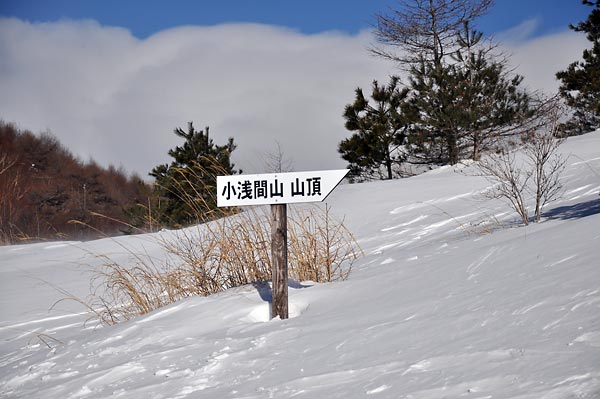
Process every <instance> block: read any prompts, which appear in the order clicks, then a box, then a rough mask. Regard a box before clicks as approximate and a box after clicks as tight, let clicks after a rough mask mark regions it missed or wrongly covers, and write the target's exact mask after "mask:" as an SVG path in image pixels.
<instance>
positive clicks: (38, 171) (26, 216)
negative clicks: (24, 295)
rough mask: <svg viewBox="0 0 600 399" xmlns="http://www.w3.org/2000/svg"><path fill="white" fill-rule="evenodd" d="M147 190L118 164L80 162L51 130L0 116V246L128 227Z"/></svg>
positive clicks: (139, 217) (139, 214) (137, 218)
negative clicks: (34, 129) (27, 126)
mask: <svg viewBox="0 0 600 399" xmlns="http://www.w3.org/2000/svg"><path fill="white" fill-rule="evenodd" d="M151 191H152V187H151V186H150V185H148V184H147V183H145V182H144V181H143V180H142V178H141V177H139V176H137V175H133V176H128V175H127V174H126V173H125V171H124V170H123V169H122V168H115V167H114V166H112V165H111V166H109V167H108V168H104V167H102V166H100V165H98V164H97V163H96V162H95V161H93V160H89V161H87V162H83V161H81V160H80V159H78V158H76V157H75V156H74V155H73V154H72V153H71V152H70V151H69V150H68V149H67V148H65V147H64V146H63V145H62V144H61V143H60V141H59V140H58V139H57V138H56V137H55V136H53V135H52V134H51V133H42V134H39V135H36V134H33V133H32V132H30V131H28V130H22V129H19V128H17V127H16V126H15V125H13V124H8V123H5V122H3V121H2V120H0V193H1V194H0V245H2V244H15V243H19V242H25V241H29V242H30V241H36V240H56V239H63V240H64V239H89V238H98V237H101V236H103V234H99V233H100V232H104V233H112V234H116V233H118V232H121V231H123V232H133V231H132V230H134V229H132V228H131V227H132V226H130V225H127V223H134V224H135V223H139V224H140V225H141V221H143V219H144V216H145V214H146V213H147V206H148V204H149V202H150V197H151V196H152V193H151ZM140 204H141V205H140ZM144 206H145V207H146V210H144ZM99 215H101V216H99ZM73 220H76V221H78V222H81V223H73Z"/></svg>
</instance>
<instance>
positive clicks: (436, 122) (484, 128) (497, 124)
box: [410, 22, 533, 164]
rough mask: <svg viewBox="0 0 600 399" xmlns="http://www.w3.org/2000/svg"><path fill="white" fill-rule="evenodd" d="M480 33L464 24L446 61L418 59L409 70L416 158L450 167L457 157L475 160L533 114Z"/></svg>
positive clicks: (527, 100)
mask: <svg viewBox="0 0 600 399" xmlns="http://www.w3.org/2000/svg"><path fill="white" fill-rule="evenodd" d="M482 37H483V35H482V33H481V32H478V31H475V30H471V29H470V28H469V23H468V22H465V23H464V26H463V31H462V32H459V33H458V34H457V39H456V43H457V44H458V45H459V48H458V49H457V50H456V51H455V52H454V53H453V55H452V57H451V60H447V61H446V62H444V63H441V64H437V63H436V62H434V61H433V60H427V59H425V58H422V59H421V61H420V63H419V65H418V66H417V67H415V66H413V67H412V68H411V80H410V82H411V88H412V89H413V99H412V104H413V106H414V107H415V108H416V109H418V110H419V115H420V120H419V123H418V124H417V127H418V128H417V131H420V135H419V136H417V137H420V138H421V141H422V142H421V143H419V142H417V145H416V148H417V151H416V152H417V153H420V154H422V155H425V158H426V159H428V160H430V161H433V162H438V163H450V164H455V163H457V162H458V161H459V159H460V157H462V156H470V157H472V158H473V159H475V160H477V159H478V158H479V154H480V152H481V151H482V150H486V149H489V148H490V147H491V146H493V144H494V143H495V142H496V141H497V140H498V139H499V138H500V137H502V136H505V135H509V134H513V133H514V131H515V130H516V128H517V127H519V126H521V125H522V124H523V123H524V122H525V121H527V120H528V119H529V118H530V117H531V116H532V115H533V111H532V109H531V107H530V98H529V95H528V94H527V93H526V92H525V91H524V90H523V89H521V88H520V87H519V85H520V84H521V82H522V77H520V76H518V75H515V76H513V77H510V76H509V75H508V72H507V68H506V65H505V63H504V62H503V61H501V60H498V59H497V58H494V57H493V55H492V54H491V53H492V50H493V48H492V47H490V46H484V45H483V44H482V43H481V40H482Z"/></svg>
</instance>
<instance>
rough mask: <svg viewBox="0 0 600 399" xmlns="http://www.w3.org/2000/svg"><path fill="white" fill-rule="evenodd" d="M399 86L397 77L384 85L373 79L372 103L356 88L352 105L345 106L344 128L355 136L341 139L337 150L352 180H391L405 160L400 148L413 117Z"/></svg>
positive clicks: (406, 90) (404, 93)
mask: <svg viewBox="0 0 600 399" xmlns="http://www.w3.org/2000/svg"><path fill="white" fill-rule="evenodd" d="M398 86H399V79H398V78H397V77H392V78H391V80H390V82H389V84H388V85H387V86H380V85H379V83H378V82H377V81H376V80H375V81H373V90H372V93H371V98H372V100H373V101H372V103H370V102H369V100H368V99H367V98H365V96H364V94H363V91H362V89H361V88H357V89H356V91H355V93H356V98H355V100H354V102H353V103H352V104H348V105H346V108H345V110H344V118H345V119H346V124H345V126H346V129H348V130H350V131H353V132H356V133H354V134H353V135H352V136H351V137H350V138H348V139H345V140H342V142H341V143H340V144H339V148H338V151H339V152H340V154H341V156H342V158H343V159H344V160H346V161H348V162H349V169H350V175H351V176H353V177H355V178H369V177H374V176H378V177H379V178H381V179H392V178H393V177H394V173H395V171H394V167H395V166H398V165H399V164H401V163H402V162H404V160H405V158H406V155H405V152H404V151H403V150H402V146H403V145H404V144H405V142H406V138H407V131H408V128H409V126H410V123H411V119H413V118H414V116H411V115H410V114H409V109H408V107H407V103H406V99H407V96H408V93H409V90H408V89H406V88H404V89H400V88H399V87H398Z"/></svg>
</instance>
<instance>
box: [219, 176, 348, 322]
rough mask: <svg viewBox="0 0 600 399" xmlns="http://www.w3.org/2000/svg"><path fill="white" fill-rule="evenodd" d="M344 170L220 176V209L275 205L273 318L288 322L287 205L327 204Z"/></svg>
mask: <svg viewBox="0 0 600 399" xmlns="http://www.w3.org/2000/svg"><path fill="white" fill-rule="evenodd" d="M347 173H348V170H347V169H343V170H322V171H317V172H294V173H268V174H260V175H233V176H217V206H244V205H268V204H270V205H271V211H272V220H271V267H272V269H273V270H272V273H273V281H272V305H271V316H272V317H280V318H282V319H287V318H288V291H287V285H288V277H287V269H288V267H287V205H286V204H292V203H298V202H319V201H323V200H324V199H325V198H327V196H328V195H329V193H331V192H332V191H333V189H334V188H335V187H336V186H337V185H338V184H340V182H341V181H342V179H343V178H344V176H346V174H347Z"/></svg>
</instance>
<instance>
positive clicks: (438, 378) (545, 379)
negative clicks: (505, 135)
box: [0, 132, 600, 399]
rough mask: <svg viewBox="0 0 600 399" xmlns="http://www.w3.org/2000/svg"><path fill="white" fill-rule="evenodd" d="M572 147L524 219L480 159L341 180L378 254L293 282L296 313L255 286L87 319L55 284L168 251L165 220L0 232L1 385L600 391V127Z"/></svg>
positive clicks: (42, 393)
mask: <svg viewBox="0 0 600 399" xmlns="http://www.w3.org/2000/svg"><path fill="white" fill-rule="evenodd" d="M561 151H562V152H564V153H565V154H571V157H570V158H569V162H568V168H567V170H566V172H565V178H564V181H565V183H566V191H565V194H564V196H563V199H562V200H560V201H557V202H555V203H552V204H550V205H549V206H548V209H547V210H546V215H545V218H544V221H543V223H541V224H534V225H531V226H528V227H517V225H516V224H515V223H513V222H514V221H515V220H516V219H515V217H514V215H513V214H512V213H510V210H509V209H508V208H507V207H506V205H504V204H503V203H501V202H498V201H484V200H482V199H481V195H480V193H481V192H482V191H483V190H484V189H485V188H486V187H488V186H489V183H487V182H486V181H485V179H483V178H481V177H476V176H474V174H475V169H474V168H473V167H472V166H459V167H454V168H451V167H445V168H441V169H438V170H435V171H432V172H429V173H426V174H424V175H421V176H418V177H415V178H411V179H406V180H400V181H391V182H378V183H369V184H361V185H344V186H341V187H339V188H338V189H337V190H336V191H335V193H334V194H333V195H332V196H331V197H330V199H329V200H328V202H329V203H330V204H331V205H332V208H333V211H334V212H335V213H336V214H337V215H340V216H341V215H345V220H346V224H347V225H348V226H349V227H350V229H351V230H352V231H353V232H354V233H355V235H356V237H357V239H358V241H359V242H360V244H361V246H362V248H363V250H364V251H365V257H364V258H362V259H360V260H359V261H358V262H357V263H356V264H355V266H354V269H353V272H352V274H351V276H350V279H349V280H347V281H344V282H337V283H332V284H323V285H321V284H314V283H302V284H300V285H298V284H296V285H294V286H293V287H290V307H291V313H292V316H293V317H292V318H290V319H288V320H283V321H282V320H272V321H268V303H267V302H265V301H264V300H263V299H261V296H260V293H259V292H258V291H257V289H256V288H254V287H251V286H247V287H240V288H236V289H232V290H229V291H227V292H224V293H221V294H219V295H215V296H212V297H206V298H190V299H187V300H184V301H181V302H179V303H176V304H173V305H171V306H168V307H165V308H163V309H160V310H158V311H156V312H153V313H151V314H149V315H146V316H144V317H139V318H138V319H135V320H132V321H130V322H126V323H122V324H120V325H118V326H115V327H99V326H98V325H96V324H94V323H93V322H91V323H87V324H86V325H83V321H84V320H85V319H86V317H87V316H86V315H85V314H81V312H82V311H83V308H82V307H81V306H79V305H78V304H76V303H74V302H61V303H59V304H58V305H57V306H56V307H54V308H53V310H51V311H48V308H49V307H50V306H51V305H52V304H53V303H54V302H55V301H57V300H58V299H60V298H61V294H60V293H58V292H57V291H56V290H55V289H54V288H52V287H51V285H50V284H55V285H58V286H60V287H62V288H63V289H66V290H68V291H70V292H72V293H73V294H75V295H79V296H85V295H86V293H87V290H88V277H89V268H90V267H93V265H94V264H98V262H99V260H98V259H96V258H94V257H93V256H92V255H91V254H93V253H106V254H110V255H111V257H112V258H113V259H121V260H122V261H127V259H129V257H130V256H129V255H128V254H127V252H126V251H125V250H123V248H122V247H121V246H120V245H119V244H123V245H125V246H127V247H128V248H134V249H136V250H138V251H139V252H140V253H144V254H146V255H148V256H152V257H155V258H157V259H160V258H161V257H164V255H163V254H162V252H161V249H160V246H159V245H158V244H157V243H156V235H144V236H137V237H120V238H117V239H105V240H98V241H93V242H87V243H42V244H34V245H26V246H15V247H0V284H1V285H0V306H1V307H0V309H1V312H2V317H1V320H2V326H1V327H0V337H1V338H2V339H1V342H0V397H3V398H4V397H6V398H113V397H115V398H118V397H123V398H143V399H150V398H270V397H275V398H288V397H297V398H365V397H369V398H370V397H373V398H461V397H466V398H522V399H525V398H531V399H533V398H536V399H537V398H599V397H600V196H599V194H600V132H596V133H593V134H588V135H585V136H580V137H575V138H570V139H569V140H567V142H566V143H565V144H564V145H563V146H562V147H561ZM159 234H171V233H169V232H163V233H159ZM50 337H51V338H50ZM41 340H43V341H46V342H48V344H50V346H52V347H53V349H49V348H48V347H47V346H46V345H45V344H44V343H43V341H41Z"/></svg>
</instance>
